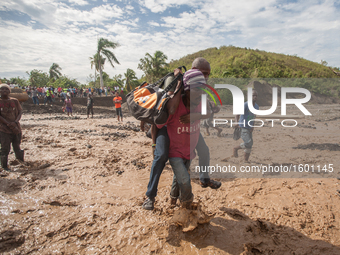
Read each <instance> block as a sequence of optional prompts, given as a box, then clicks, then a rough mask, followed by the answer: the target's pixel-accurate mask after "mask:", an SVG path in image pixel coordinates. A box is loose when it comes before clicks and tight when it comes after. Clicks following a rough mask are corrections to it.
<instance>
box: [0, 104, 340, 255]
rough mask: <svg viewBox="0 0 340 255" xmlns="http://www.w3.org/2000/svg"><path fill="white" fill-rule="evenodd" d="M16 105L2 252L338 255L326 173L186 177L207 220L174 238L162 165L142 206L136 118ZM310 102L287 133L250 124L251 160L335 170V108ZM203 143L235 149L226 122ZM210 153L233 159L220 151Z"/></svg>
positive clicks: (336, 217) (142, 147)
mask: <svg viewBox="0 0 340 255" xmlns="http://www.w3.org/2000/svg"><path fill="white" fill-rule="evenodd" d="M25 107H26V105H24V111H25V114H24V115H23V117H22V121H21V124H22V127H23V141H22V148H24V149H25V152H26V154H25V158H26V163H25V164H20V163H18V162H16V161H14V155H13V154H11V155H10V165H11V168H12V170H13V171H12V172H11V173H9V174H7V173H6V172H1V178H0V198H1V204H0V206H1V209H0V213H1V219H2V223H1V226H0V252H2V253H4V254H171V253H172V254H174V253H175V254H233V255H234V254H243V255H245V254H334V255H335V254H340V203H339V202H340V193H338V192H337V190H339V189H340V181H339V180H337V179H336V178H309V179H303V178H293V179H282V178H275V179H274V178H266V177H271V176H263V177H262V178H223V176H221V178H222V179H221V181H222V187H221V188H220V189H219V190H211V189H202V188H201V187H200V186H199V185H198V180H197V179H193V180H192V185H193V192H194V194H195V198H196V200H199V201H200V202H201V204H202V206H203V210H204V211H205V212H207V213H209V214H210V215H214V218H213V219H212V220H211V222H210V223H207V224H202V225H199V226H198V228H196V229H195V230H193V231H191V232H187V233H184V232H182V228H181V227H180V226H177V225H172V224H171V223H170V222H171V219H172V217H173V215H174V213H175V212H177V211H178V210H179V208H178V207H176V208H171V207H170V205H169V191H170V185H171V182H172V170H171V167H170V166H169V165H167V166H166V167H165V170H164V172H163V174H162V176H161V180H160V185H159V192H158V196H157V198H156V204H155V210H154V211H145V210H143V209H142V208H141V204H142V203H143V200H144V198H145V197H144V193H145V191H146V187H147V183H148V178H149V173H150V167H151V163H152V156H151V153H150V152H151V146H150V145H151V140H150V139H148V138H147V137H146V136H145V134H144V133H143V132H140V131H139V127H138V125H139V123H138V122H136V121H135V120H134V119H132V118H131V117H128V118H127V119H125V120H124V125H122V124H120V123H118V122H117V121H116V119H115V118H114V117H113V116H114V114H113V108H105V107H103V108H102V109H103V110H102V113H105V115H104V114H103V115H101V116H96V118H94V119H86V116H85V115H80V114H76V117H75V118H67V117H66V116H65V115H58V114H56V113H54V112H53V111H58V112H60V109H61V108H60V107H59V106H56V107H55V108H53V107H51V108H48V107H47V106H46V107H45V108H46V109H47V111H49V112H47V113H44V114H36V112H43V111H45V110H40V109H39V110H38V111H37V110H34V109H35V108H33V107H37V106H30V107H31V108H29V107H27V108H25ZM43 107H44V106H43ZM78 107H79V109H82V108H81V107H80V106H78V105H77V106H76V108H78ZM310 108H311V109H312V110H311V111H312V113H313V117H308V118H306V119H301V120H299V124H300V125H301V126H300V127H297V128H296V129H295V130H294V131H291V130H287V129H283V128H281V127H278V128H277V129H269V128H267V129H264V130H261V131H256V133H255V134H254V150H253V154H252V156H251V160H253V163H252V164H260V163H268V162H276V163H285V162H289V163H294V164H298V163H300V162H302V160H304V163H309V164H311V163H312V162H313V163H314V164H318V163H320V164H321V163H331V162H332V163H333V164H334V166H335V170H336V171H337V174H338V173H339V165H340V156H339V152H338V150H337V149H336V148H337V147H336V145H338V144H339V134H338V130H339V128H340V118H339V117H340V110H339V106H338V105H331V106H329V105H328V106H319V105H318V106H310ZM32 109H33V110H32ZM32 112H33V113H34V114H32ZM98 112H99V110H98V109H96V108H95V113H97V114H98ZM290 114H294V112H291V113H290ZM302 122H303V123H304V124H302ZM325 123H327V125H325ZM314 127H315V129H314ZM202 133H204V132H203V128H202ZM278 133H279V134H280V136H278V135H277V134H278ZM206 141H207V144H208V145H209V147H210V148H211V151H213V147H214V146H215V144H216V143H217V142H218V141H223V144H224V145H225V146H229V147H230V148H231V147H232V146H234V145H235V144H237V142H235V141H233V140H232V136H231V131H230V128H228V127H223V137H222V138H217V137H216V136H215V135H214V132H212V135H211V136H210V137H206ZM311 144H313V145H311ZM322 144H331V147H325V146H322ZM278 145H280V147H278ZM299 146H300V147H299ZM303 146H304V147H303ZM320 146H321V147H320ZM293 147H297V148H293ZM226 148H228V147H224V151H223V152H228V150H227V149H226ZM332 148H335V149H336V150H332ZM220 151H221V150H220ZM240 154H241V153H240ZM211 158H212V161H214V160H224V162H228V163H230V164H233V165H236V166H238V165H241V164H242V163H241V161H240V158H239V159H235V158H230V154H229V153H224V154H221V155H219V154H218V153H217V154H216V153H215V154H214V153H212V154H211ZM193 164H195V161H194V162H193ZM338 175H339V174H338ZM193 176H194V175H193ZM213 176H214V175H213ZM339 177H340V175H339Z"/></svg>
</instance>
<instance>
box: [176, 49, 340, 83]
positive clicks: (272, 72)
mask: <svg viewBox="0 0 340 255" xmlns="http://www.w3.org/2000/svg"><path fill="white" fill-rule="evenodd" d="M197 57H203V58H205V59H207V60H208V61H209V62H210V65H211V76H210V77H211V78H221V77H235V78H336V77H337V75H336V74H334V73H333V72H332V70H330V69H329V68H328V67H327V66H325V65H323V64H319V63H315V62H312V61H309V60H306V59H303V58H300V57H297V56H290V55H284V54H278V53H271V52H266V51H260V50H257V49H256V50H252V49H249V48H239V47H234V46H228V47H227V46H221V47H220V48H219V49H218V48H209V49H206V50H202V51H199V52H196V53H193V54H190V55H187V56H185V57H182V58H180V59H179V60H172V61H171V62H170V69H174V68H176V67H178V66H181V65H185V66H186V67H187V68H190V67H191V63H192V61H193V60H194V59H195V58H197ZM334 69H336V70H339V69H338V68H334Z"/></svg>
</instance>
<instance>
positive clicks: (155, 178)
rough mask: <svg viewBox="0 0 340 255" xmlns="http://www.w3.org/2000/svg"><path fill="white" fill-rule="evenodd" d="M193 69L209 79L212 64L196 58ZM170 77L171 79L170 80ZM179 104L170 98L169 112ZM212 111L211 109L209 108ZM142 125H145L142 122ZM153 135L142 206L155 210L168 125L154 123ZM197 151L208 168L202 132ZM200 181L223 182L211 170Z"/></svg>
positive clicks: (216, 184)
mask: <svg viewBox="0 0 340 255" xmlns="http://www.w3.org/2000/svg"><path fill="white" fill-rule="evenodd" d="M192 69H197V70H199V71H201V72H202V73H203V75H204V78H205V80H206V81H207V80H208V78H209V75H210V64H209V62H208V61H207V60H206V59H204V58H201V57H200V58H196V59H195V60H194V61H193V62H192ZM179 71H180V70H179V69H176V70H175V73H174V74H175V76H177V74H178V72H179ZM168 79H169V80H168ZM171 81H172V79H171V77H169V78H167V80H166V81H165V86H166V85H167V84H170V82H171ZM176 104H178V102H176V101H175V99H174V98H173V99H171V100H169V102H168V104H167V108H168V112H169V114H170V115H171V114H173V113H174V110H173V109H176V108H175V106H176ZM208 111H209V112H210V109H209V110H208ZM209 116H210V115H209V114H207V115H204V117H202V119H203V118H209ZM189 117H190V114H186V115H183V116H181V118H183V119H189ZM141 126H144V125H143V124H141ZM151 137H152V152H153V155H154V160H153V162H152V166H151V172H150V179H149V183H148V187H147V191H146V193H145V195H146V196H147V198H146V199H145V201H144V203H143V205H142V207H143V209H145V210H153V209H154V203H155V197H156V196H157V187H158V182H159V178H160V176H161V174H162V172H163V169H164V167H165V163H166V162H167V161H168V154H169V144H170V142H169V136H168V133H167V127H166V126H164V127H162V128H161V129H158V128H157V127H156V126H155V125H152V127H151ZM196 151H197V154H198V156H199V165H200V166H202V168H205V169H207V167H208V166H209V164H210V153H209V148H208V146H207V145H206V143H205V141H204V138H203V136H202V135H201V134H199V140H198V144H197V146H196ZM200 182H201V187H202V188H206V187H210V188H212V189H218V188H219V187H221V182H218V181H214V180H212V179H210V177H209V172H208V171H206V172H200ZM176 201H177V200H176V199H171V200H170V203H171V204H172V205H175V204H176Z"/></svg>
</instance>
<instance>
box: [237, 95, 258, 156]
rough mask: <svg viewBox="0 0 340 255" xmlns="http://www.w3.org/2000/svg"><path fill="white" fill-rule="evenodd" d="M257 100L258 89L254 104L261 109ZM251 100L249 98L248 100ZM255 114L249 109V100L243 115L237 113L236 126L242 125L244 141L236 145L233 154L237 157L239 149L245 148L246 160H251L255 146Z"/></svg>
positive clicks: (253, 98) (254, 96)
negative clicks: (251, 153)
mask: <svg viewBox="0 0 340 255" xmlns="http://www.w3.org/2000/svg"><path fill="white" fill-rule="evenodd" d="M256 100H257V91H256V90H253V97H252V101H253V105H254V108H255V109H256V110H258V109H259V106H258V105H257V104H256ZM248 101H249V100H248ZM255 117H256V116H255V115H254V114H253V113H252V112H250V111H249V107H248V102H245V103H244V114H243V115H236V116H235V121H236V123H238V124H236V125H235V127H234V128H237V127H240V128H241V138H242V140H243V143H241V144H240V145H239V146H237V147H235V148H234V150H233V156H234V157H235V158H237V157H238V150H240V149H244V161H245V162H249V157H250V152H251V148H252V147H253V131H254V127H252V126H254V121H251V120H253V119H255Z"/></svg>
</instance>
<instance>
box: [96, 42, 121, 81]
mask: <svg viewBox="0 0 340 255" xmlns="http://www.w3.org/2000/svg"><path fill="white" fill-rule="evenodd" d="M118 46H119V44H118V43H115V42H111V41H109V40H107V39H104V38H100V39H99V40H98V49H97V53H96V54H97V55H98V58H97V59H96V60H97V62H98V68H99V75H100V87H103V86H104V82H103V68H104V63H102V59H103V57H102V55H104V56H105V57H106V59H107V60H108V61H109V62H110V64H111V66H112V67H114V65H113V63H112V61H114V62H115V63H117V64H119V62H118V60H117V58H116V56H115V55H114V54H113V53H112V52H111V51H110V50H109V49H110V48H112V49H115V48H117V47H118ZM104 62H105V61H104Z"/></svg>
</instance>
